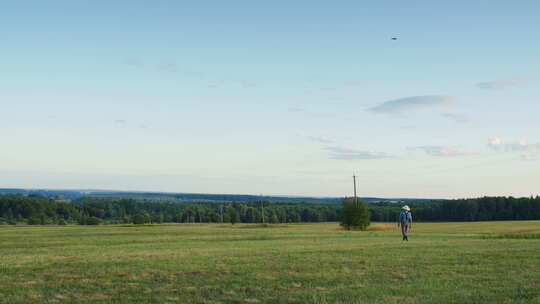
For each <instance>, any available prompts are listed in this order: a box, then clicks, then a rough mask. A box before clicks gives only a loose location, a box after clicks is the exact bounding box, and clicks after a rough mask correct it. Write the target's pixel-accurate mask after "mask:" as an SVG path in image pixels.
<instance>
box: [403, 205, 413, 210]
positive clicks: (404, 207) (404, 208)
mask: <svg viewBox="0 0 540 304" xmlns="http://www.w3.org/2000/svg"><path fill="white" fill-rule="evenodd" d="M401 209H403V210H407V211H411V208H409V206H407V205H405V206H403V207H401Z"/></svg>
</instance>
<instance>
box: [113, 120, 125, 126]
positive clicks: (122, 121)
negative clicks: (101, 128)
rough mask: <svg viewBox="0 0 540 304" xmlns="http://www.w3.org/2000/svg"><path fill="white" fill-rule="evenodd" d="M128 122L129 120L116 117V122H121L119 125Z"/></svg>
mask: <svg viewBox="0 0 540 304" xmlns="http://www.w3.org/2000/svg"><path fill="white" fill-rule="evenodd" d="M126 122H127V121H126V120H124V119H116V120H115V121H114V123H115V124H119V125H123V124H125V123H126Z"/></svg>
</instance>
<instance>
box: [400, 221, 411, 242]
mask: <svg viewBox="0 0 540 304" xmlns="http://www.w3.org/2000/svg"><path fill="white" fill-rule="evenodd" d="M401 234H403V240H404V241H408V240H409V223H408V222H401Z"/></svg>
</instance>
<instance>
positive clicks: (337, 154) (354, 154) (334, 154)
mask: <svg viewBox="0 0 540 304" xmlns="http://www.w3.org/2000/svg"><path fill="white" fill-rule="evenodd" d="M323 149H324V150H327V151H329V152H330V158H331V159H339V160H357V159H381V158H391V157H392V156H391V155H389V154H387V153H384V152H377V151H370V150H357V149H350V148H343V147H325V148H323Z"/></svg>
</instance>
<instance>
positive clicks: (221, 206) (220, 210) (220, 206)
mask: <svg viewBox="0 0 540 304" xmlns="http://www.w3.org/2000/svg"><path fill="white" fill-rule="evenodd" d="M219 212H220V213H221V223H223V205H219Z"/></svg>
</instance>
